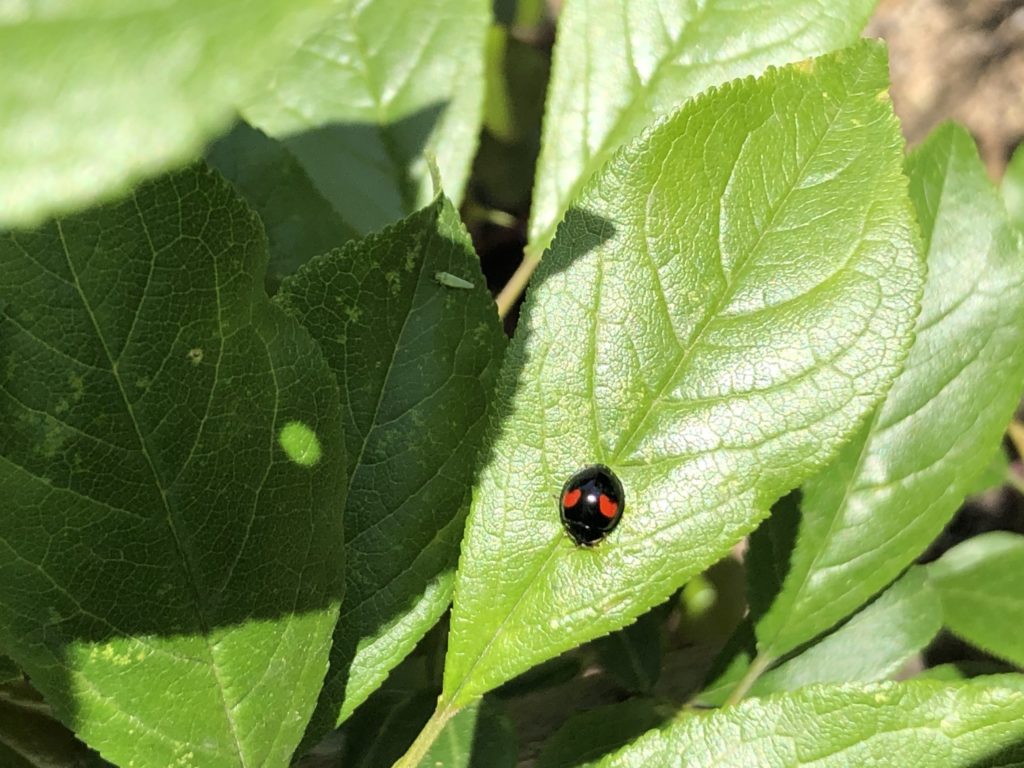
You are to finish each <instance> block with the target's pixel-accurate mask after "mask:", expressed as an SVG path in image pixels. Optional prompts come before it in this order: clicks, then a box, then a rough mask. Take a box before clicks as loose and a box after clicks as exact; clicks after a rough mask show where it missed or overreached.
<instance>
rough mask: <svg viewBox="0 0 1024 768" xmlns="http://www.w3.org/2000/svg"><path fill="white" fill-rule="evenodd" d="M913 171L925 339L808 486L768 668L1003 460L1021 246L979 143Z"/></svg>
mask: <svg viewBox="0 0 1024 768" xmlns="http://www.w3.org/2000/svg"><path fill="white" fill-rule="evenodd" d="M908 170H909V174H910V181H911V197H912V199H913V201H914V203H915V205H916V207H917V212H918V219H919V221H920V223H921V228H922V230H923V232H924V236H925V240H926V244H927V248H928V268H929V271H928V280H927V285H926V289H925V297H924V300H923V308H922V311H921V316H920V318H919V319H918V321H917V329H916V330H917V336H916V341H915V343H914V346H913V348H912V349H911V352H910V356H909V358H908V359H907V363H906V367H905V369H904V370H903V372H902V373H901V374H900V376H899V378H898V379H897V380H896V383H895V384H894V385H893V388H892V391H891V392H890V393H889V395H888V396H887V398H886V401H885V402H884V404H882V406H881V407H880V408H879V409H878V410H877V411H876V412H875V414H874V416H873V417H872V418H871V419H870V420H869V421H868V422H867V423H866V424H865V425H864V426H863V428H862V429H861V430H860V433H859V434H858V436H857V437H856V438H855V439H854V440H852V441H851V442H850V443H849V444H848V445H847V446H846V447H845V448H844V449H843V451H842V453H841V454H840V455H839V457H838V458H837V459H836V461H835V462H834V464H833V465H832V466H831V467H830V468H829V469H828V470H826V471H825V472H823V473H822V474H820V475H819V476H817V477H815V478H813V480H811V481H810V482H808V483H807V484H806V485H805V486H804V496H803V502H802V504H801V521H800V530H799V533H798V535H797V537H796V546H795V549H794V550H793V552H792V555H791V557H790V560H789V570H788V573H787V574H786V576H785V582H784V584H783V587H782V590H781V591H780V592H779V594H778V596H777V597H776V598H775V601H774V603H773V604H772V606H771V608H770V610H769V611H768V612H767V614H766V615H765V616H764V617H763V618H762V619H761V620H760V621H759V622H758V625H757V637H758V647H759V649H760V651H761V652H763V653H764V654H766V655H768V656H777V655H780V654H782V653H785V652H787V651H789V650H791V649H792V648H795V647H796V646H798V645H800V644H802V643H804V642H806V641H808V640H810V639H812V638H813V637H815V636H816V635H818V634H819V633H821V632H823V631H824V630H826V629H828V628H829V627H830V626H832V625H834V624H835V623H836V622H838V621H839V620H841V619H842V618H843V617H844V616H847V615H849V614H850V613H851V612H852V611H854V610H856V608H857V607H858V606H860V605H862V604H863V603H864V602H865V601H867V600H868V599H869V598H870V597H871V596H872V595H873V594H875V593H877V592H878V591H879V590H881V589H882V588H884V587H885V585H886V584H888V583H889V582H891V581H892V580H893V579H894V578H896V576H898V575H899V573H900V572H901V571H902V570H903V569H905V568H906V567H907V565H909V564H910V563H911V562H912V561H913V560H914V558H915V557H917V555H918V554H920V553H921V552H922V551H923V550H924V548H925V547H926V546H927V545H928V543H929V542H931V541H932V539H934V538H935V536H936V535H938V533H939V532H940V531H941V530H942V527H943V526H944V525H945V524H946V522H947V521H948V520H949V518H950V517H951V516H952V515H953V513H954V512H955V511H956V509H957V507H958V506H959V505H960V503H961V502H962V501H963V498H964V496H965V494H966V493H968V492H970V491H973V490H974V489H975V487H976V481H975V478H976V477H977V476H979V475H981V474H982V473H983V472H984V471H985V470H986V467H988V465H989V464H990V460H991V457H992V454H993V453H995V452H996V451H997V450H998V447H999V440H1000V436H1001V435H1002V431H1003V428H1004V427H1005V425H1006V423H1007V421H1008V419H1009V417H1010V415H1011V413H1012V412H1013V408H1014V406H1015V405H1016V403H1017V399H1018V396H1019V394H1020V386H1021V381H1024V322H1022V319H1021V318H1024V259H1022V251H1021V247H1020V240H1019V237H1018V236H1017V234H1016V233H1015V232H1014V231H1013V230H1012V228H1011V227H1010V225H1009V224H1008V222H1007V220H1006V215H1005V213H1004V212H1003V207H1002V204H1001V203H1000V201H999V197H998V195H997V193H996V191H995V190H994V189H993V188H992V186H991V184H990V182H989V181H988V178H987V177H986V175H985V171H984V169H983V167H982V165H981V163H980V161H979V159H978V156H977V152H976V150H975V149H974V145H973V143H972V141H971V138H970V137H969V136H968V135H967V133H966V132H965V131H963V129H960V128H956V127H954V126H945V127H944V128H942V129H940V130H939V131H937V132H936V134H935V135H934V136H932V137H931V138H930V139H929V140H928V141H927V142H926V143H925V144H924V145H923V146H922V147H921V148H919V149H918V150H917V151H916V152H914V154H913V155H912V156H911V157H910V160H909V163H908ZM774 522H775V521H774V520H772V521H769V523H768V524H769V525H772V524H774Z"/></svg>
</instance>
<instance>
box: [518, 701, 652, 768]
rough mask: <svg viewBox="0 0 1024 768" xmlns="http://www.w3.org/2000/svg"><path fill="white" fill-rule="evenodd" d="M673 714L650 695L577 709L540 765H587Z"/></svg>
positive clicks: (561, 767)
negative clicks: (582, 709) (602, 705)
mask: <svg viewBox="0 0 1024 768" xmlns="http://www.w3.org/2000/svg"><path fill="white" fill-rule="evenodd" d="M670 717H671V711H667V710H666V707H665V706H664V705H661V704H658V703H657V702H655V701H653V700H651V699H629V700H628V701H623V702H620V703H618V704H610V705H608V706H604V707H599V708H597V709H591V710H589V711H586V712H578V713H576V714H574V715H573V716H572V717H570V718H569V719H568V720H567V721H566V723H565V725H563V726H562V727H561V728H559V729H558V731H556V732H555V735H554V736H552V737H551V738H550V739H548V740H547V742H545V744H544V747H543V749H541V753H540V755H539V756H538V757H537V768H586V766H593V765H596V764H597V763H598V761H599V760H600V759H601V758H602V757H604V756H605V755H607V754H608V753H610V752H614V751H615V750H616V749H619V748H620V747H622V746H624V745H626V744H628V743H629V742H631V741H633V740H634V739H636V738H637V737H638V736H640V735H641V734H643V733H646V732H647V731H649V730H651V729H652V728H657V727H659V726H660V725H662V724H663V723H664V722H665V721H666V720H668V719H669V718H670Z"/></svg>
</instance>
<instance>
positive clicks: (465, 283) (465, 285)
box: [434, 272, 473, 291]
mask: <svg viewBox="0 0 1024 768" xmlns="http://www.w3.org/2000/svg"><path fill="white" fill-rule="evenodd" d="M434 279H435V280H437V282H439V283H440V284H441V285H443V286H446V287H448V288H460V289H462V290H464V291H465V290H469V289H470V288H472V287H473V284H472V283H471V282H469V280H463V279H462V278H461V277H458V276H457V275H453V274H452V273H451V272H435V273H434Z"/></svg>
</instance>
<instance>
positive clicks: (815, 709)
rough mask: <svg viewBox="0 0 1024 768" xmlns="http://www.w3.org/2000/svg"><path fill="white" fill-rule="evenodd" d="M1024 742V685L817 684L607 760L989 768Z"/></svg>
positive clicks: (693, 766) (1009, 758) (652, 736)
mask: <svg viewBox="0 0 1024 768" xmlns="http://www.w3.org/2000/svg"><path fill="white" fill-rule="evenodd" d="M1022 742H1024V693H1022V692H1020V691H1016V690H1011V689H1008V688H997V687H990V686H985V685H977V684H972V683H962V684H943V683H937V682H932V681H912V682H907V683H876V684H873V685H864V686H856V685H846V686H814V687H812V688H804V689H803V690H800V691H797V692H795V693H790V694H782V695H776V696H773V697H770V698H767V699H750V700H748V701H745V702H743V703H742V704H740V705H739V706H736V707H729V708H728V709H724V710H719V711H717V712H713V713H710V714H707V715H703V716H694V717H689V718H687V719H685V720H682V721H681V722H679V723H678V724H676V725H674V726H671V727H669V728H664V729H662V730H660V731H652V732H649V733H648V734H647V735H645V736H643V737H642V738H640V739H639V740H638V741H636V742H634V743H633V744H631V745H629V746H628V747H625V748H624V749H622V750H621V751H620V752H618V753H616V754H615V755H613V756H611V757H610V758H608V759H607V760H605V761H603V762H602V763H601V766H603V767H604V768H633V767H634V766H635V767H636V768H641V766H643V767H644V768H647V766H653V765H657V766H659V767H660V768H684V767H685V768H702V767H703V766H708V768H710V767H711V766H714V767H715V768H727V767H728V766H735V768H747V766H758V768H797V767H798V766H812V765H813V766H814V768H847V766H855V765H856V766H860V765H865V766H866V765H887V766H888V765H900V766H903V765H906V766H911V765H912V766H914V768H980V766H1011V765H1019V764H1020V760H1022V759H1024V744H1022ZM989 760H993V762H989Z"/></svg>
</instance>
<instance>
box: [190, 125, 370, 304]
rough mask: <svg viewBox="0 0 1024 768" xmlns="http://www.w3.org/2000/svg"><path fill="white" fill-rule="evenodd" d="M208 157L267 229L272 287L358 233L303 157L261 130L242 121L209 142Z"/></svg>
mask: <svg viewBox="0 0 1024 768" xmlns="http://www.w3.org/2000/svg"><path fill="white" fill-rule="evenodd" d="M206 159H207V162H209V163H210V165H212V166H213V167H214V168H216V169H217V170H218V171H220V173H222V174H223V175H224V177H225V178H227V179H228V180H229V181H230V182H231V183H232V184H234V185H235V189H237V190H238V192H239V194H241V195H242V196H243V197H244V198H245V200H246V202H248V203H249V205H251V206H252V207H253V209H254V210H255V211H256V212H257V213H258V214H259V215H260V220H261V221H262V222H263V226H264V227H266V229H267V239H268V241H269V245H270V264H269V265H268V267H267V282H268V287H269V288H270V289H271V290H272V292H273V291H276V289H277V287H278V285H280V282H281V280H282V279H284V278H285V277H287V276H288V275H290V274H292V273H294V272H295V270H296V269H298V268H299V267H300V266H302V265H303V264H305V263H306V262H307V261H309V259H310V258H312V257H313V256H317V255H319V254H321V253H326V252H327V251H329V250H331V249H332V248H337V247H339V246H341V245H344V244H345V243H346V242H347V241H348V240H351V239H352V238H353V237H356V236H357V233H356V231H355V230H354V229H352V228H351V227H349V226H348V225H347V224H346V223H345V222H344V221H343V220H342V218H341V216H339V215H338V214H337V213H336V212H335V210H334V208H332V207H331V204H330V203H328V202H327V201H326V200H324V198H323V196H322V195H321V194H320V192H319V190H317V188H316V187H315V186H314V185H313V182H312V181H311V180H310V178H309V176H308V175H307V174H306V172H305V170H303V168H302V166H301V165H300V164H299V161H298V159H297V158H296V157H295V156H294V155H293V154H292V153H291V152H289V151H288V149H287V148H286V147H285V146H284V145H283V144H281V143H280V142H279V141H277V140H275V139H272V138H270V137H269V136H267V135H266V134H264V133H262V132H261V131H259V130H257V129H255V128H252V127H250V126H249V125H247V124H245V123H243V122H239V123H238V124H237V125H236V126H235V128H234V130H232V131H231V133H229V134H228V135H227V136H225V137H223V138H222V139H220V141H218V142H217V143H215V144H214V145H213V146H212V147H210V149H209V150H208V151H207V153H206Z"/></svg>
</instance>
